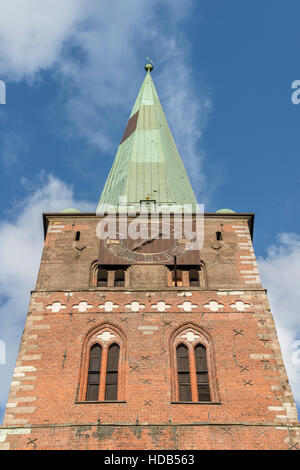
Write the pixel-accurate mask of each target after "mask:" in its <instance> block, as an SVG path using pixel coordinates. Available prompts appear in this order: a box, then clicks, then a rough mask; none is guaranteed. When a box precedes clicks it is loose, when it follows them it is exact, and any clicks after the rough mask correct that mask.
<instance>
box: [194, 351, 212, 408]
mask: <svg viewBox="0 0 300 470" xmlns="http://www.w3.org/2000/svg"><path fill="white" fill-rule="evenodd" d="M194 351H195V363H196V375H197V392H198V400H199V401H210V392H209V382H208V370H207V359H206V349H205V347H204V346H203V345H202V344H197V346H196V347H195V349H194Z"/></svg>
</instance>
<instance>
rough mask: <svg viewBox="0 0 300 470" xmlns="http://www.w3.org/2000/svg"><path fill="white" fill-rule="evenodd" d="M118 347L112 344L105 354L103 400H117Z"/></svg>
mask: <svg viewBox="0 0 300 470" xmlns="http://www.w3.org/2000/svg"><path fill="white" fill-rule="evenodd" d="M119 354H120V347H119V346H118V345H117V344H112V345H111V346H110V347H109V349H108V354H107V369H106V387H105V400H109V401H110V400H117V398H118V369H119Z"/></svg>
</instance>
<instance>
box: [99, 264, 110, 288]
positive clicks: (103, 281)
mask: <svg viewBox="0 0 300 470" xmlns="http://www.w3.org/2000/svg"><path fill="white" fill-rule="evenodd" d="M107 280H108V271H107V269H103V268H99V269H98V278H97V286H98V287H106V286H107Z"/></svg>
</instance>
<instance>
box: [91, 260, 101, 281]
mask: <svg viewBox="0 0 300 470" xmlns="http://www.w3.org/2000/svg"><path fill="white" fill-rule="evenodd" d="M98 266H99V265H98V260H97V259H96V260H95V261H93V262H92V264H91V267H90V280H89V285H90V286H91V287H97V277H98Z"/></svg>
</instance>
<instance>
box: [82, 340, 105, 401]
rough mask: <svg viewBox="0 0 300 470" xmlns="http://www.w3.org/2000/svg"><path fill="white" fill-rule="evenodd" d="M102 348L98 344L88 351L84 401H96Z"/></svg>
mask: <svg viewBox="0 0 300 470" xmlns="http://www.w3.org/2000/svg"><path fill="white" fill-rule="evenodd" d="M101 356H102V348H101V346H100V345H99V344H95V345H94V346H92V348H91V351H90V360H89V371H88V384H87V391H86V401H97V400H98V394H99V383H100V368H101Z"/></svg>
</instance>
